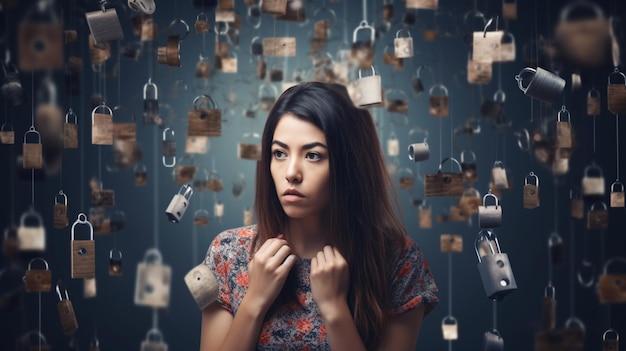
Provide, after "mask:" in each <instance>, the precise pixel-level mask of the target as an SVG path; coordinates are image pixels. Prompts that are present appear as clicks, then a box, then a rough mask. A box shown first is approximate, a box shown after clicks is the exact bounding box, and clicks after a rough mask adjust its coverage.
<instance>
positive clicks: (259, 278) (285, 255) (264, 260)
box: [246, 234, 296, 311]
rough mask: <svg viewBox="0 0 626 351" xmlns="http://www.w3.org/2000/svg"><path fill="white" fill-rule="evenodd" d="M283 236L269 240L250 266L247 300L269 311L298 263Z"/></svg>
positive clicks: (251, 261) (262, 246) (255, 255)
mask: <svg viewBox="0 0 626 351" xmlns="http://www.w3.org/2000/svg"><path fill="white" fill-rule="evenodd" d="M283 238H284V236H283V235H282V234H281V235H279V236H278V237H276V238H272V239H268V240H267V241H266V242H265V243H263V245H261V247H260V248H259V250H258V251H257V252H256V253H255V254H254V256H253V257H252V260H250V263H249V264H248V272H249V277H248V279H249V285H248V291H247V293H246V298H251V299H253V300H254V301H255V303H258V304H259V306H261V307H262V308H263V310H264V311H267V310H268V309H269V307H270V306H271V305H272V303H273V302H274V300H276V298H277V297H278V294H279V293H280V290H281V289H282V287H283V285H284V284H285V281H286V280H287V275H289V271H290V270H291V268H292V267H293V266H294V264H295V263H296V255H295V254H293V253H292V251H291V247H289V244H288V243H287V241H286V240H285V239H283Z"/></svg>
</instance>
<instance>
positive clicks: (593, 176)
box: [582, 163, 605, 199]
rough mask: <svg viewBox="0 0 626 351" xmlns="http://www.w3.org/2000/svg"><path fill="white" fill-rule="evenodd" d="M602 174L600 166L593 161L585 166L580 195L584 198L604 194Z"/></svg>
mask: <svg viewBox="0 0 626 351" xmlns="http://www.w3.org/2000/svg"><path fill="white" fill-rule="evenodd" d="M604 191H605V190H604V175H603V174H602V168H600V166H598V165H597V164H595V163H592V164H590V165H589V166H587V167H585V171H584V174H583V179H582V195H583V197H584V198H586V199H588V198H596V197H602V196H604Z"/></svg>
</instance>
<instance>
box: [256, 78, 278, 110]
mask: <svg viewBox="0 0 626 351" xmlns="http://www.w3.org/2000/svg"><path fill="white" fill-rule="evenodd" d="M258 96H259V109H260V110H261V111H264V112H269V111H270V110H271V109H272V107H273V106H274V103H275V102H276V99H277V98H278V89H277V88H276V86H275V85H274V84H270V83H263V84H261V85H260V86H259V95H258Z"/></svg>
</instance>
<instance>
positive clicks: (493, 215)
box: [478, 193, 502, 229]
mask: <svg viewBox="0 0 626 351" xmlns="http://www.w3.org/2000/svg"><path fill="white" fill-rule="evenodd" d="M487 198H493V199H494V200H495V203H494V204H493V205H487ZM499 202H500V201H499V200H498V197H497V196H496V195H495V194H492V193H488V194H485V196H483V204H482V206H478V226H479V227H480V228H483V229H491V228H498V227H500V226H501V225H502V206H500V203H499Z"/></svg>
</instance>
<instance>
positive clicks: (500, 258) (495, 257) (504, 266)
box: [478, 253, 517, 300]
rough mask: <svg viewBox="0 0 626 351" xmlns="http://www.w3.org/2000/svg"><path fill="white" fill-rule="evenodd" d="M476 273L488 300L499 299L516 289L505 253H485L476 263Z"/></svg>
mask: <svg viewBox="0 0 626 351" xmlns="http://www.w3.org/2000/svg"><path fill="white" fill-rule="evenodd" d="M478 273H480V278H481V280H482V282H483V288H484V289H485V293H486V295H487V298H489V299H490V300H494V299H495V300H501V299H503V298H504V297H505V296H507V295H508V294H510V293H512V292H513V291H515V290H517V283H516V282H515V277H514V276H513V270H512V269H511V264H510V263H509V256H508V255H507V254H505V253H496V254H487V255H485V256H482V258H481V262H479V263H478Z"/></svg>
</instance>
